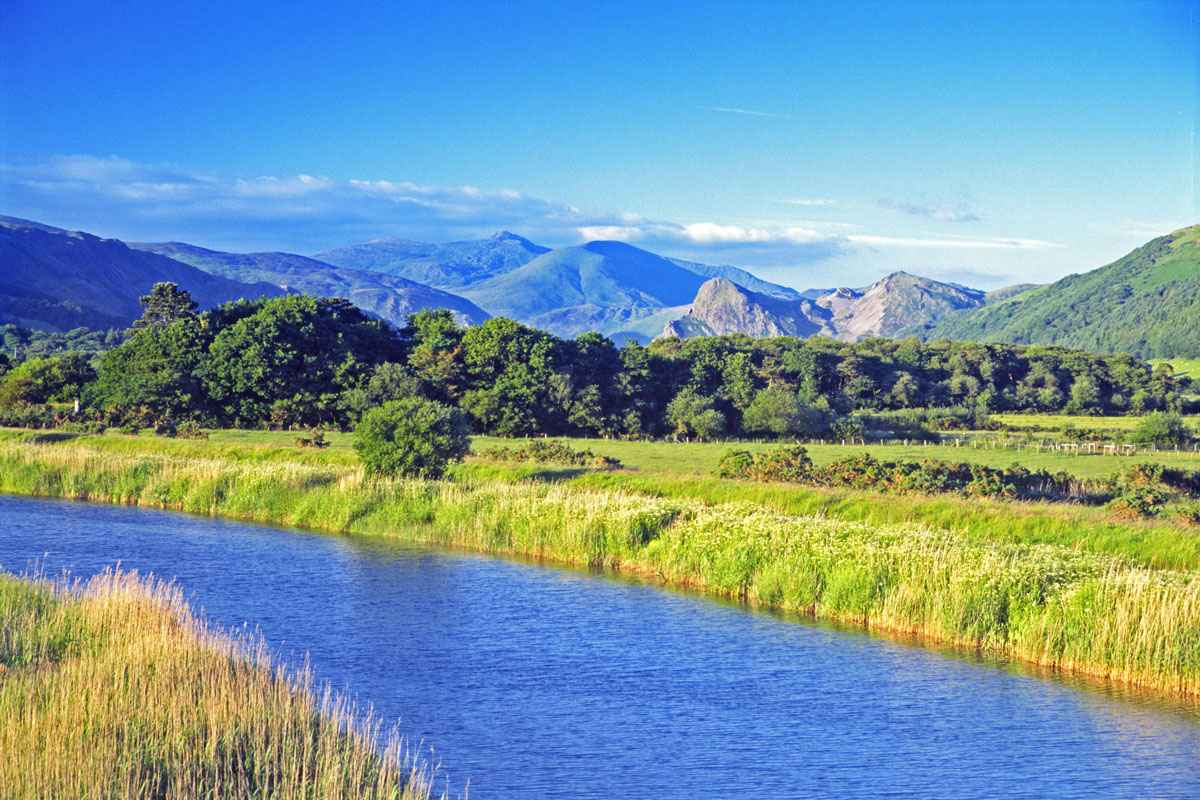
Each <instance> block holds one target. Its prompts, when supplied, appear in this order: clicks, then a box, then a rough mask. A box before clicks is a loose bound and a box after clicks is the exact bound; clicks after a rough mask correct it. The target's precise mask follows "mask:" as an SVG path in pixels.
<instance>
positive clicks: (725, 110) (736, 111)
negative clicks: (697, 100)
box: [697, 106, 792, 119]
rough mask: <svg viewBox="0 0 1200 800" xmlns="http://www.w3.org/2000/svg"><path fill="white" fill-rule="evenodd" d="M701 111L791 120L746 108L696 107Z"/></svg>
mask: <svg viewBox="0 0 1200 800" xmlns="http://www.w3.org/2000/svg"><path fill="white" fill-rule="evenodd" d="M697 108H699V109H700V110H701V111H719V112H721V113H722V114H742V115H745V116H747V117H773V118H775V119H791V118H792V117H791V115H790V114H775V113H772V112H770V111H751V110H750V109H748V108H723V107H721V106H697Z"/></svg>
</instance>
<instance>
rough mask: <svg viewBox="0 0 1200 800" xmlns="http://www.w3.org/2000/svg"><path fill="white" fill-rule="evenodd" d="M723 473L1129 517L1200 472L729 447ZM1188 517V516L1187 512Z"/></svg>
mask: <svg viewBox="0 0 1200 800" xmlns="http://www.w3.org/2000/svg"><path fill="white" fill-rule="evenodd" d="M714 474H715V475H716V476H717V477H720V478H734V479H741V480H755V481H780V482H785V483H802V484H806V485H809V486H826V487H845V488H850V489H865V490H870V491H880V492H895V493H899V494H904V493H908V492H922V493H925V494H959V495H966V496H972V497H993V498H999V499H1024V500H1052V501H1058V502H1066V501H1070V502H1079V503H1087V504H1090V505H1099V504H1104V503H1108V508H1109V509H1110V510H1111V511H1113V512H1115V513H1117V514H1119V515H1120V516H1124V517H1146V516H1153V515H1154V514H1157V513H1159V511H1161V509H1162V506H1163V505H1164V504H1165V503H1167V502H1170V501H1172V500H1179V499H1183V498H1193V497H1198V496H1200V473H1196V472H1186V471H1184V470H1178V469H1171V468H1169V467H1164V466H1162V465H1161V464H1137V465H1134V466H1132V467H1130V468H1129V469H1128V470H1127V471H1126V472H1124V473H1120V474H1117V475H1113V476H1112V477H1110V478H1107V479H1101V480H1084V479H1080V478H1077V477H1074V476H1072V475H1070V474H1068V473H1065V472H1058V473H1051V472H1047V471H1045V470H1029V469H1026V468H1025V467H1022V466H1020V465H1018V464H1013V465H1012V466H1010V467H1007V468H1005V469H997V468H996V467H988V466H984V465H982V464H969V463H956V462H951V461H942V460H938V459H925V460H922V461H902V462H895V461H879V460H877V459H875V458H873V457H872V456H870V455H866V454H864V455H861V456H854V457H852V458H844V459H839V460H836V461H832V462H830V463H828V464H824V465H821V466H815V465H813V463H812V461H811V459H809V457H808V451H807V449H806V448H804V447H784V448H780V449H778V450H770V451H767V452H763V453H757V454H751V453H748V452H746V451H744V450H730V451H728V452H727V453H725V455H724V456H722V458H721V461H720V463H719V464H718V465H717V468H716V471H715V473H714ZM1181 518H1182V517H1181Z"/></svg>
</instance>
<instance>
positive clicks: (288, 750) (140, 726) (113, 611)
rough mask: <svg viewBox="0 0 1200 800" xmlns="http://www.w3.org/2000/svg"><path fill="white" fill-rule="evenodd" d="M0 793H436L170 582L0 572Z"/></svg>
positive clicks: (322, 693) (357, 722) (368, 723)
mask: <svg viewBox="0 0 1200 800" xmlns="http://www.w3.org/2000/svg"><path fill="white" fill-rule="evenodd" d="M0 617H2V618H3V620H4V627H3V634H2V637H0V753H3V754H4V757H3V758H0V796H2V797H5V798H13V800H17V799H18V798H51V797H52V798H84V797H161V798H169V797H179V798H185V797H186V798H195V797H230V798H279V799H280V800H285V799H287V798H313V797H322V798H359V797H371V798H376V797H378V798H384V797H386V798H394V799H395V800H416V798H427V797H429V781H428V775H427V773H426V772H423V771H422V770H420V769H417V768H414V765H413V762H412V761H411V760H410V759H409V758H408V757H407V755H406V754H405V752H404V749H403V745H402V742H401V741H400V740H399V739H398V738H397V737H396V735H395V733H394V732H392V733H390V734H388V735H381V728H380V725H379V721H378V720H377V719H374V718H373V717H372V716H371V715H370V714H369V713H367V714H364V713H362V712H361V711H360V710H358V709H357V708H356V707H355V706H354V705H353V704H352V703H351V702H350V701H349V700H347V699H346V697H344V696H342V695H340V694H337V693H334V692H332V691H330V690H329V689H328V688H327V687H326V688H321V687H319V686H317V685H315V684H314V683H313V680H312V676H311V674H310V673H309V671H308V670H307V669H301V670H298V671H296V670H292V671H289V670H287V669H285V668H284V667H281V666H276V665H273V664H272V661H271V658H270V655H269V653H268V652H267V650H266V648H265V646H264V644H263V643H262V641H261V640H259V639H253V638H248V637H242V638H237V639H235V638H231V637H229V636H227V635H225V634H223V633H221V632H220V631H217V630H214V629H211V628H210V627H209V626H208V625H207V624H206V623H205V622H204V621H203V620H202V619H200V618H198V617H196V616H194V615H193V614H192V612H191V611H190V609H189V608H188V606H187V604H186V603H185V602H184V601H183V599H182V597H181V594H180V592H179V590H178V588H176V587H174V586H172V585H169V584H163V583H161V582H158V583H156V582H154V581H153V580H152V579H147V578H142V577H139V576H138V575H137V574H136V573H115V572H108V573H106V574H103V575H101V576H98V577H96V578H94V579H92V580H90V581H88V582H87V583H84V584H78V583H77V584H75V585H74V586H72V587H64V586H62V585H53V584H50V583H47V582H45V581H41V580H32V581H30V580H18V579H17V578H15V577H12V576H8V575H0Z"/></svg>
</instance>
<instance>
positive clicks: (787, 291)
mask: <svg viewBox="0 0 1200 800" xmlns="http://www.w3.org/2000/svg"><path fill="white" fill-rule="evenodd" d="M667 260H668V261H670V262H671V263H672V264H676V265H678V266H680V267H683V268H684V269H686V270H688V271H689V272H694V273H696V274H697V275H701V276H703V277H705V278H724V279H725V280H727V281H731V282H733V283H736V284H737V285H738V286H741V287H742V288H743V289H749V290H750V291H752V292H757V293H758V294H765V295H767V296H768V297H774V298H776V299H779V300H803V299H805V296H804V294H803V293H801V292H798V291H796V290H795V289H793V288H791V287H789V286H780V285H779V284H778V283H771V282H770V281H764V280H763V279H762V278H760V277H758V276H757V275H751V274H750V273H749V272H746V270H744V269H739V268H737V267H731V266H729V265H724V266H720V267H714V266H711V265H709V264H697V263H696V262H694V261H684V260H683V259H679V258H668V259H667ZM810 291H813V290H810ZM819 294H820V293H819ZM819 294H818V295H817V296H819ZM808 299H815V297H813V298H808Z"/></svg>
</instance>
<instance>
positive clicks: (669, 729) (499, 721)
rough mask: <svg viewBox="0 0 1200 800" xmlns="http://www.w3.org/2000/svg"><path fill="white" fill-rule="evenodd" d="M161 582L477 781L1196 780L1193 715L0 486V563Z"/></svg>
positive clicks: (378, 546) (923, 654)
mask: <svg viewBox="0 0 1200 800" xmlns="http://www.w3.org/2000/svg"><path fill="white" fill-rule="evenodd" d="M47 552H48V555H47V556H46V557H45V566H46V568H47V569H48V570H51V571H54V570H58V569H60V568H64V567H65V568H68V569H70V570H72V571H73V572H74V573H76V574H81V575H86V574H90V573H93V572H96V571H98V570H100V569H102V568H103V567H105V566H108V565H111V564H113V563H115V562H116V561H117V560H120V561H121V562H122V563H123V564H124V565H125V566H126V567H136V568H138V569H141V570H143V571H154V572H155V573H157V574H159V575H167V576H176V577H177V579H178V580H179V582H180V583H181V584H182V585H183V587H184V589H185V593H187V594H189V595H190V596H191V598H192V600H193V602H196V603H198V604H200V605H203V606H204V607H205V609H206V610H207V611H208V613H209V614H210V615H211V616H213V617H215V618H217V619H219V620H220V621H222V622H223V623H225V624H232V625H240V624H241V623H242V621H243V620H246V621H249V622H250V624H252V625H258V626H259V627H260V628H261V630H262V632H263V634H264V635H265V636H266V637H267V638H268V640H269V641H271V642H274V643H277V644H279V645H280V646H281V648H282V650H283V651H284V652H288V653H292V654H295V656H296V657H298V655H299V654H301V653H305V652H308V653H310V654H311V661H312V665H313V668H314V670H315V672H316V674H317V675H318V676H319V677H321V678H323V679H326V680H329V681H330V682H331V683H333V684H334V685H335V686H339V687H340V686H347V687H349V688H351V689H352V690H353V691H355V692H357V693H358V694H359V696H360V697H361V699H363V700H365V701H370V702H372V703H374V704H375V706H376V708H377V709H378V710H379V711H381V712H382V713H383V714H384V715H386V716H388V717H396V716H401V715H403V721H402V728H403V730H404V731H405V732H406V733H407V734H408V735H409V737H410V738H412V739H413V740H424V741H425V742H426V743H428V744H431V745H432V746H433V747H434V749H435V752H436V754H437V756H438V757H439V758H440V759H441V761H442V765H443V769H444V770H445V772H446V773H447V774H448V775H449V777H450V779H451V781H452V784H451V785H452V788H456V789H461V788H462V787H463V785H464V783H465V780H466V778H467V777H470V779H471V796H472V797H474V798H493V797H502V798H538V797H546V798H549V797H583V798H588V797H595V798H599V797H604V798H611V797H614V796H619V797H689V798H690V797H701V796H703V797H745V796H748V795H754V796H772V797H775V796H781V797H879V796H886V795H897V796H905V797H942V798H945V797H1048V796H1060V797H1082V796H1086V797H1135V796H1147V797H1197V796H1200V770H1198V769H1197V767H1196V764H1197V763H1200V714H1197V712H1196V710H1195V709H1194V708H1193V707H1191V706H1188V705H1185V704H1181V703H1173V702H1171V701H1169V700H1162V699H1154V698H1150V697H1147V696H1144V695H1139V694H1137V693H1136V692H1128V691H1124V690H1120V689H1115V688H1113V687H1105V686H1103V685H1096V684H1093V683H1089V682H1086V681H1079V680H1068V679H1061V678H1056V677H1053V676H1047V675H1044V674H1038V673H1036V672H1035V671H1033V670H1029V669H1027V668H1023V667H1017V666H1014V665H1012V664H1009V663H1006V662H1002V661H997V660H995V659H988V658H982V657H980V656H978V655H976V654H972V653H960V652H955V651H952V650H934V649H930V648H927V647H921V646H917V644H916V643H915V642H912V641H905V640H899V639H895V638H886V637H876V636H868V635H863V634H862V633H860V632H858V631H855V630H852V629H846V628H839V627H835V626H829V625H823V624H816V623H813V622H812V621H811V620H805V619H797V618H789V617H785V616H782V615H777V614H770V613H762V612H747V610H746V609H743V608H740V607H738V606H736V605H734V604H729V603H721V602H714V601H712V600H711V599H708V598H704V597H701V596H698V595H695V594H692V593H688V592H681V591H668V590H664V589H663V588H661V587H658V586H655V585H653V584H652V583H648V582H645V581H639V580H630V579H620V580H614V579H611V578H599V577H596V576H593V575H589V574H586V573H582V572H573V571H569V570H562V569H546V568H544V567H539V566H537V565H535V564H529V563H521V562H517V561H510V560H500V559H493V558H488V557H484V556H478V555H472V554H467V553H458V552H447V551H441V550H434V549H428V548H418V547H410V546H404V545H400V544H397V543H395V542H392V541H388V540H381V539H378V538H367V539H358V538H349V537H338V536H328V535H323V534H313V533H304V532H297V531H283V530H278V529H272V528H265V527H261V526H250V525H244V524H241V523H234V522H228V521H221V520H210V519H206V518H194V517H186V516H180V515H172V514H165V513H158V512H150V511H144V510H138V509H128V508H113V507H103V506H90V505H82V504H72V503H65V502H59V501H45V500H29V499H24V498H6V497H0V564H3V565H4V566H5V568H7V569H9V570H16V571H19V570H20V569H22V568H23V567H24V566H25V565H26V563H27V562H28V561H29V560H31V559H37V558H41V557H42V554H43V553H47Z"/></svg>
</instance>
